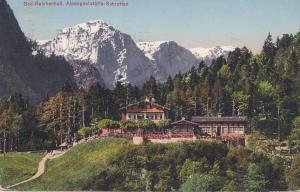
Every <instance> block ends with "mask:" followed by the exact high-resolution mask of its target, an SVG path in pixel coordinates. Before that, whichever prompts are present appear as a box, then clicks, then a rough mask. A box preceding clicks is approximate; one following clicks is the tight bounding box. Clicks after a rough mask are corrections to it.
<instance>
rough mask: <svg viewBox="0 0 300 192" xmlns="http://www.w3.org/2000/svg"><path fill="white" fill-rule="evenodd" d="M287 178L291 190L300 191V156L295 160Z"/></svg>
mask: <svg viewBox="0 0 300 192" xmlns="http://www.w3.org/2000/svg"><path fill="white" fill-rule="evenodd" d="M286 176H287V182H288V187H289V190H298V189H300V154H298V155H296V156H295V158H294V159H293V162H292V165H291V168H290V169H289V170H288V171H287V174H286Z"/></svg>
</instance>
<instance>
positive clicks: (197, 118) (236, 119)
mask: <svg viewBox="0 0 300 192" xmlns="http://www.w3.org/2000/svg"><path fill="white" fill-rule="evenodd" d="M192 121H193V122H195V123H201V122H246V121H247V117H246V116H231V117H206V116H193V117H192Z"/></svg>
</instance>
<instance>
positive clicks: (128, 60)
mask: <svg viewBox="0 0 300 192" xmlns="http://www.w3.org/2000/svg"><path fill="white" fill-rule="evenodd" d="M38 45H39V47H40V49H41V50H42V51H43V52H44V53H45V55H46V56H48V57H49V56H50V55H51V54H52V53H54V54H55V55H59V56H64V57H65V59H66V60H67V61H69V62H70V63H71V66H72V67H73V69H74V73H75V77H76V78H75V79H76V82H77V85H78V86H79V87H83V88H86V89H87V88H88V87H89V86H91V85H92V84H95V83H99V82H100V84H102V85H104V86H106V87H107V88H110V89H112V88H113V87H114V85H115V83H116V82H117V81H121V82H122V83H125V84H126V83H131V84H133V85H137V86H141V85H142V84H143V83H144V82H145V81H146V80H148V79H149V77H150V76H154V77H155V78H156V79H157V80H158V81H159V82H164V81H166V80H167V78H168V77H169V76H171V77H174V76H175V75H176V74H177V73H179V72H186V71H188V70H189V69H190V68H191V67H192V66H196V65H197V64H199V63H200V61H201V60H204V61H205V62H206V63H207V64H210V62H211V61H212V60H213V59H216V58H217V57H218V56H220V55H224V56H225V57H226V58H227V56H228V53H229V52H230V51H231V50H233V49H234V48H233V47H231V46H227V47H226V46H223V47H220V46H216V47H213V48H209V49H208V50H207V51H206V52H207V54H206V55H205V54H203V53H204V52H203V51H202V52H200V53H199V52H197V51H196V49H187V48H185V47H183V46H181V45H179V44H178V43H176V42H175V41H153V42H135V41H134V40H133V39H132V38H131V36H130V35H129V34H126V33H123V32H121V31H119V30H118V29H116V28H114V27H113V26H110V25H109V24H107V23H106V22H104V21H103V20H93V21H87V22H83V23H79V24H77V25H74V26H71V27H66V28H63V29H61V30H60V31H59V32H58V34H57V35H56V36H55V37H54V38H53V39H51V40H38ZM202 49H205V48H202ZM197 50H200V48H198V49H197ZM78 63H85V65H84V67H85V71H94V73H95V74H96V73H98V74H99V75H98V76H96V75H95V74H94V73H90V74H91V75H92V77H91V76H90V78H89V80H86V79H84V77H88V76H89V75H88V74H86V72H85V71H79V70H76V68H77V69H80V68H78V67H76V66H78Z"/></svg>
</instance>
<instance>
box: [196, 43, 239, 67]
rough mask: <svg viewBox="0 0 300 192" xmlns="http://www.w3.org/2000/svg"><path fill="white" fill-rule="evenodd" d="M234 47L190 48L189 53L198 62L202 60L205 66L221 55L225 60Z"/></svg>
mask: <svg viewBox="0 0 300 192" xmlns="http://www.w3.org/2000/svg"><path fill="white" fill-rule="evenodd" d="M234 49H235V47H233V46H216V47H210V48H203V47H196V48H191V49H190V51H191V52H192V53H193V54H194V55H195V57H196V58H197V59H199V60H203V61H204V62H205V63H206V64H210V63H211V62H212V60H213V59H216V58H218V57H220V56H221V55H223V57H224V58H225V59H227V57H228V54H229V53H230V52H231V51H233V50H234Z"/></svg>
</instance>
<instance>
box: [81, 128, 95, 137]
mask: <svg viewBox="0 0 300 192" xmlns="http://www.w3.org/2000/svg"><path fill="white" fill-rule="evenodd" d="M92 132H93V130H92V129H91V128H90V127H82V128H80V129H79V130H78V135H79V136H84V137H86V136H88V135H90V134H92Z"/></svg>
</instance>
